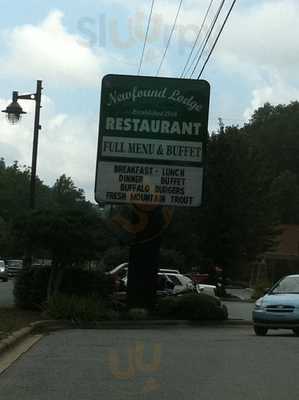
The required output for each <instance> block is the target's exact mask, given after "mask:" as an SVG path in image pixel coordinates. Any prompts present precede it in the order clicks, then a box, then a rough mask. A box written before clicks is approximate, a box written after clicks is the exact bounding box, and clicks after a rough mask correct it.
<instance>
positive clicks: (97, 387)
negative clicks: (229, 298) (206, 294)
mask: <svg viewBox="0 0 299 400" xmlns="http://www.w3.org/2000/svg"><path fill="white" fill-rule="evenodd" d="M298 341H299V338H297V337H295V336H292V335H291V334H289V333H287V334H284V335H278V334H277V333H275V334H274V335H269V336H266V337H256V336H254V335H253V332H252V329H251V328H250V327H226V328H220V327H213V328H211V327H201V328H185V329H184V328H181V329H177V328H175V329H174V328H168V329H157V330H99V331H96V330H69V331H60V332H56V333H53V334H50V335H49V336H46V337H44V338H43V339H41V341H40V342H38V343H37V344H36V345H35V346H34V347H33V348H32V349H31V350H29V351H28V352H27V353H26V354H25V355H23V356H22V357H21V358H20V359H19V360H18V361H16V362H15V363H14V364H13V365H12V366H10V367H9V369H7V370H6V371H5V372H3V374H2V375H1V376H0V398H1V399H5V400H19V399H22V400H50V399H51V400H53V399H55V400H83V399H84V400H98V399H105V400H116V399H117V400H122V399H126V400H128V399H135V398H136V399H176V398H179V399H183V400H184V399H186V400H187V399H188V400H193V399H194V400H201V399H202V400H216V399H217V400H218V399H222V400H241V399H242V400H253V399H254V400H269V399H271V400H281V399H285V398H287V399H288V400H295V399H296V400H297V399H298V393H299V369H298V352H299V350H298Z"/></svg>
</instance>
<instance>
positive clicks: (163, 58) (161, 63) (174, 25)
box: [156, 0, 183, 76]
mask: <svg viewBox="0 0 299 400" xmlns="http://www.w3.org/2000/svg"><path fill="white" fill-rule="evenodd" d="M182 3H183V0H180V2H179V5H178V9H177V12H176V15H175V18H174V21H173V25H172V28H171V31H170V34H169V37H168V41H167V44H166V47H165V50H164V53H163V55H162V57H161V61H160V64H159V66H158V69H157V72H156V76H158V75H159V73H160V71H161V68H162V65H163V62H164V60H165V57H166V54H167V51H168V48H169V46H170V42H171V39H172V36H173V33H174V30H175V27H176V24H177V20H178V17H179V14H180V11H181V8H182Z"/></svg>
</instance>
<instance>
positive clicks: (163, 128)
mask: <svg viewBox="0 0 299 400" xmlns="http://www.w3.org/2000/svg"><path fill="white" fill-rule="evenodd" d="M209 103H210V85H209V83H208V82H207V81H205V80H194V79H192V80H191V79H177V78H164V77H163V78H157V77H150V76H134V75H114V74H108V75H106V76H104V77H103V80H102V91H101V108H100V119H99V136H98V150H97V164H96V181H95V200H96V201H97V202H98V203H99V204H118V205H123V204H137V205H138V204H139V205H149V206H150V205H152V206H185V207H189V206H190V207H199V206H201V205H202V203H203V201H204V192H205V190H204V188H205V180H206V151H207V140H208V117H209ZM154 129H155V130H156V131H155V132H153V130H154ZM159 149H160V150H161V152H162V154H160V155H159ZM142 151H143V153H142ZM135 152H136V154H137V155H135ZM165 152H166V154H165ZM118 153H120V154H121V156H118ZM140 153H141V154H140ZM148 155H149V156H148ZM113 164H117V165H118V169H117V168H116V167H115V168H114V169H113V172H114V174H116V173H115V171H117V170H120V171H121V170H123V171H131V170H132V171H134V168H133V166H136V168H137V167H138V166H139V169H138V168H137V169H136V171H138V173H136V174H135V176H136V178H137V177H138V176H143V178H142V182H143V181H144V177H146V174H145V175H143V174H142V173H141V172H140V171H141V169H142V168H141V167H144V168H151V167H152V168H153V171H152V172H151V173H150V175H151V177H150V178H149V180H150V194H153V191H152V186H153V185H154V183H153V181H154V180H155V182H156V183H155V186H153V187H155V191H156V190H157V182H158V180H159V177H160V178H161V179H160V184H161V182H162V175H163V174H164V173H168V172H169V173H178V174H181V175H182V177H181V178H183V180H181V181H179V178H177V179H176V180H175V177H174V178H173V179H172V182H176V183H177V184H178V185H177V187H176V186H175V185H174V186H173V188H172V189H173V190H174V189H176V190H177V191H179V193H183V194H184V195H183V196H181V195H180V194H178V195H177V196H176V193H173V194H172V193H167V194H169V196H168V197H167V196H164V198H167V199H170V198H171V199H172V198H175V197H176V198H177V199H179V200H180V199H181V198H182V197H186V198H189V199H190V200H189V203H188V201H182V202H181V203H180V202H178V201H176V202H173V201H171V202H170V201H169V200H166V201H165V200H164V201H163V202H162V199H163V195H162V194H160V193H159V196H158V198H157V199H156V201H154V200H155V198H152V200H149V199H150V197H149V196H147V197H146V196H143V197H142V196H141V195H140V196H139V197H138V196H135V195H132V194H131V195H130V199H131V200H128V199H127V198H128V196H127V193H131V192H130V191H126V190H120V189H119V190H118V192H116V191H109V192H108V191H106V197H105V198H103V197H104V196H102V195H101V193H102V192H103V193H104V192H105V190H104V188H105V184H106V187H109V184H110V187H112V186H113V184H114V185H116V183H115V182H114V181H113V179H111V176H112V175H111V168H112V166H113ZM126 166H127V167H128V168H129V167H130V166H131V167H132V168H133V169H132V168H131V169H126ZM140 168H141V169H140ZM147 171H148V170H147ZM155 171H156V172H157V171H158V172H157V178H155V177H154V175H155V174H154V172H155ZM185 171H187V173H188V174H189V175H188V177H187V178H186V177H185ZM109 174H110V175H109ZM130 174H131V175H132V174H133V175H134V172H132V173H130V172H129V175H130ZM159 174H160V175H159ZM104 175H105V177H104ZM123 175H126V173H124V174H123ZM109 176H110V178H109ZM115 179H116V178H115ZM119 179H120V175H119ZM127 179H128V176H127ZM147 179H148V177H147ZM108 180H109V183H108ZM196 180H200V182H196ZM113 182H114V183H113ZM170 182H171V180H170ZM182 182H184V183H182ZM187 184H188V185H187ZM161 185H162V184H161ZM139 186H140V188H141V185H139ZM180 186H182V187H183V189H182V190H180V188H179V187H180ZM186 186H187V192H188V193H191V194H192V193H196V196H197V197H196V196H191V195H189V196H186V195H185V187H186ZM193 186H194V188H193ZM127 187H128V188H132V190H133V189H134V190H137V189H136V187H134V186H132V185H131V186H129V185H127V186H123V188H127ZM161 187H162V186H161ZM161 187H160V186H158V188H159V189H160V188H161ZM165 187H166V189H167V186H163V188H165ZM102 188H103V189H102ZM170 188H171V187H170ZM145 189H146V186H142V189H141V191H142V190H143V191H144V190H145ZM101 190H102V192H101ZM195 190H197V192H195ZM122 192H123V194H121V193H122ZM137 192H138V191H137ZM174 192H175V190H174ZM107 193H118V194H117V196H119V198H116V197H117V196H114V197H113V196H112V195H109V196H108V195H107ZM170 196H171V197H170ZM107 197H108V198H107ZM193 197H196V201H195V202H193V200H192V198H193ZM153 199H154V200H153ZM159 199H160V200H159ZM160 201H161V202H160ZM180 201H181V200H180Z"/></svg>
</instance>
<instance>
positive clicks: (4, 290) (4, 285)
mask: <svg viewBox="0 0 299 400" xmlns="http://www.w3.org/2000/svg"><path fill="white" fill-rule="evenodd" d="M13 305H14V298H13V280H12V279H10V280H9V281H8V282H2V281H0V307H12V306H13Z"/></svg>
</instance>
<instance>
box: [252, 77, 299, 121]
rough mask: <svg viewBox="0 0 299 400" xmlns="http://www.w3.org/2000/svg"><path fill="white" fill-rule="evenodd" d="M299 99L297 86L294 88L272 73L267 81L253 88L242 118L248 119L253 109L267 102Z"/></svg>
mask: <svg viewBox="0 0 299 400" xmlns="http://www.w3.org/2000/svg"><path fill="white" fill-rule="evenodd" d="M298 99H299V87H298V88H295V87H293V86H291V85H290V84H289V83H288V82H285V81H283V80H282V79H281V78H280V77H279V75H274V76H273V77H272V79H271V81H270V82H269V83H265V84H264V86H262V87H260V88H257V89H254V90H253V92H252V101H251V104H250V106H249V107H248V108H247V109H246V110H245V112H244V118H245V119H249V118H250V117H251V115H252V114H253V112H254V110H256V109H257V108H259V107H262V106H263V105H264V104H265V103H267V102H269V103H271V104H273V105H277V104H288V103H290V102H291V101H294V100H298Z"/></svg>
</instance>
